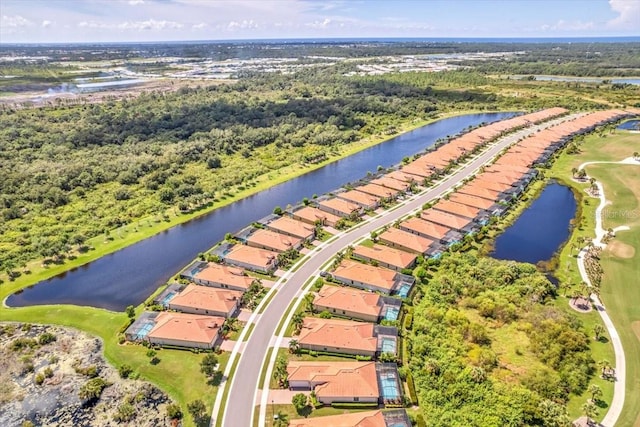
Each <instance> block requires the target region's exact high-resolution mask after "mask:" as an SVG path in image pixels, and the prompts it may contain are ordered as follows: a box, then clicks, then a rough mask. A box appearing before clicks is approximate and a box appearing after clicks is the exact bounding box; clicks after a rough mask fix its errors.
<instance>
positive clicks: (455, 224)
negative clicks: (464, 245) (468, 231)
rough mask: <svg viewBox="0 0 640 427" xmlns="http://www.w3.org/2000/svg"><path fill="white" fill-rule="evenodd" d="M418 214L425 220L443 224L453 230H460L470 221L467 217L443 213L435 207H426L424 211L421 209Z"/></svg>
mask: <svg viewBox="0 0 640 427" xmlns="http://www.w3.org/2000/svg"><path fill="white" fill-rule="evenodd" d="M420 216H421V217H422V219H424V220H425V221H431V222H435V223H436V224H440V225H444V226H446V227H450V228H452V229H454V230H462V229H463V228H464V227H466V226H467V225H469V223H471V220H469V219H466V218H462V217H459V216H456V215H451V214H448V213H444V212H442V211H439V210H436V209H427V210H426V211H423V212H422V213H421V214H420Z"/></svg>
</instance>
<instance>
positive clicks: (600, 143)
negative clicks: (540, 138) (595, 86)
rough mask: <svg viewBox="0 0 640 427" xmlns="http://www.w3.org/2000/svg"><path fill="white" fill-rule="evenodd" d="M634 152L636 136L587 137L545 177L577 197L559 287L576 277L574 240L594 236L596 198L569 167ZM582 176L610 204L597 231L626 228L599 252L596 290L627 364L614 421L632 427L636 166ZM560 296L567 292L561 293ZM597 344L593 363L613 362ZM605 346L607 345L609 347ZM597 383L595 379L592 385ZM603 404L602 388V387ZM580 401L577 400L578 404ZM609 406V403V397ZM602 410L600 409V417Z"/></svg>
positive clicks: (637, 296)
mask: <svg viewBox="0 0 640 427" xmlns="http://www.w3.org/2000/svg"><path fill="white" fill-rule="evenodd" d="M639 149H640V144H639V143H638V136H637V135H636V134H631V133H629V132H620V131H617V132H616V133H615V134H609V135H603V136H599V135H590V136H588V137H587V138H586V139H585V141H584V143H583V144H582V145H581V153H579V154H576V155H568V154H562V155H561V156H560V157H559V158H558V160H557V161H556V163H555V164H554V166H553V167H552V169H551V171H550V176H551V177H554V178H559V179H562V180H563V181H564V182H565V183H566V184H567V185H570V186H571V187H572V188H574V189H576V190H577V191H578V192H579V193H580V194H582V197H581V201H580V203H581V206H582V215H581V218H580V221H579V222H578V223H577V224H576V227H575V228H574V231H573V233H572V235H571V238H570V240H569V242H568V243H567V245H565V247H564V248H563V250H562V251H561V253H560V256H559V263H558V269H557V271H556V276H557V277H558V278H560V279H561V281H562V282H563V283H568V284H578V283H580V282H581V280H582V279H581V278H580V275H579V272H578V269H577V264H576V260H575V256H576V254H577V250H578V248H579V247H580V246H581V245H580V244H579V243H578V239H579V238H580V237H588V238H592V237H594V226H595V210H596V207H597V206H598V203H599V201H598V199H595V198H592V197H589V196H588V195H587V194H586V193H585V192H584V190H585V189H586V188H587V187H588V186H589V184H588V183H587V184H583V183H579V182H576V181H574V180H572V179H571V176H572V172H571V170H572V169H573V168H576V167H578V166H579V165H580V164H582V163H584V162H589V161H619V160H622V159H624V158H627V157H630V156H631V155H632V153H633V152H634V151H638V150H639ZM586 168H587V169H586V170H587V173H588V174H589V175H590V176H593V177H594V178H596V179H597V180H598V181H600V182H602V184H603V187H604V192H605V197H606V198H607V200H608V201H610V202H611V204H610V205H609V206H607V208H606V210H605V216H604V223H603V226H604V228H605V229H607V228H610V227H611V228H615V227H617V226H620V225H626V226H629V227H631V229H630V230H628V231H620V232H619V233H618V234H617V236H616V238H615V239H614V240H613V241H612V242H611V243H610V244H609V246H608V247H607V249H606V250H605V251H603V253H602V256H601V264H602V267H603V268H604V272H605V274H604V277H603V282H602V286H601V297H602V300H603V302H604V304H605V306H606V308H607V312H608V314H609V316H610V317H611V318H612V320H613V322H614V323H615V325H616V329H617V331H618V333H619V335H620V338H621V340H622V344H623V347H624V350H625V355H626V363H627V393H626V396H625V406H624V409H623V412H622V414H621V417H620V419H619V420H618V423H617V425H619V426H623V427H625V426H629V427H630V426H634V425H638V423H639V422H640V416H639V414H638V412H639V409H638V408H640V396H639V395H638V393H637V390H636V389H637V384H638V383H639V382H640V359H639V358H638V357H636V356H635V355H637V354H640V306H638V304H637V301H639V300H640V287H638V286H636V284H638V283H640V271H639V270H638V267H637V266H638V265H640V257H639V255H638V251H639V250H640V210H639V207H638V200H640V167H638V166H626V165H590V166H587V167H586ZM565 292H568V290H566V291H565ZM580 318H581V320H582V321H583V322H584V323H585V326H587V328H590V329H591V330H593V326H594V325H595V324H596V323H597V322H599V321H600V320H599V316H598V315H597V314H596V313H594V312H592V313H589V314H586V315H581V316H580ZM598 347H600V344H599V343H594V347H593V350H594V358H595V359H596V361H597V360H602V359H606V360H609V361H613V360H614V357H613V355H612V353H610V352H609V351H602V350H601V349H600V348H598ZM609 347H610V346H609ZM598 381H601V380H599V379H597V380H595V382H596V383H598ZM603 391H604V392H605V397H604V398H603V400H605V401H607V397H606V396H607V394H608V392H607V389H605V388H604V387H603ZM585 399H586V396H584V399H582V398H581V399H579V401H578V402H577V403H579V404H581V403H582V402H583V401H584V400H585ZM609 401H610V398H609ZM579 406H580V405H578V404H576V405H574V404H573V403H572V404H571V405H570V410H571V412H572V414H573V413H574V412H575V411H576V410H578V411H579ZM605 410H606V409H603V410H601V411H600V412H601V415H603V413H604V412H605Z"/></svg>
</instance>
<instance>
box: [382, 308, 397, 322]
mask: <svg viewBox="0 0 640 427" xmlns="http://www.w3.org/2000/svg"><path fill="white" fill-rule="evenodd" d="M398 314H400V308H399V307H387V312H386V313H385V314H384V320H398Z"/></svg>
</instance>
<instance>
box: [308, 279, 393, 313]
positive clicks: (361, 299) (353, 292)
mask: <svg viewBox="0 0 640 427" xmlns="http://www.w3.org/2000/svg"><path fill="white" fill-rule="evenodd" d="M379 303H380V295H378V294H376V293H374V292H368V291H362V290H360V289H354V288H349V287H343V286H329V285H324V286H323V287H322V288H321V289H320V291H319V292H318V295H317V296H316V297H315V299H314V300H313V304H314V305H318V306H321V307H331V308H335V309H336V310H344V311H350V312H352V313H362V314H367V315H371V316H380V312H381V311H382V304H379Z"/></svg>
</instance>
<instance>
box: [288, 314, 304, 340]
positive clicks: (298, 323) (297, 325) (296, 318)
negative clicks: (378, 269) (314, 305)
mask: <svg viewBox="0 0 640 427" xmlns="http://www.w3.org/2000/svg"><path fill="white" fill-rule="evenodd" d="M291 323H292V324H293V328H294V332H293V334H294V335H298V334H299V333H300V331H301V330H302V326H303V325H304V316H303V315H302V313H300V312H298V313H296V314H294V315H293V317H292V318H291Z"/></svg>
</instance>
